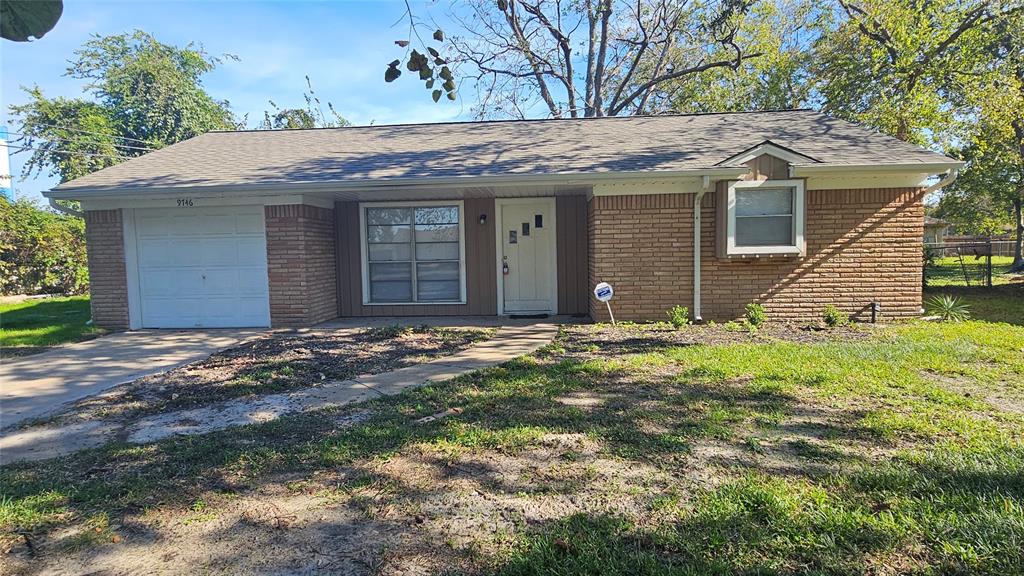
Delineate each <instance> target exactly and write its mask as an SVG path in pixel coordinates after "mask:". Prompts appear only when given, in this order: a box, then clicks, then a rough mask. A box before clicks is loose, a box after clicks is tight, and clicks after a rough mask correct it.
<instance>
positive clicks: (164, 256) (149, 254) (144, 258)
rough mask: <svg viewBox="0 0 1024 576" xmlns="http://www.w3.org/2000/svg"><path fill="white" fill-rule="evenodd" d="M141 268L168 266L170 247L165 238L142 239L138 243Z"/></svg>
mask: <svg viewBox="0 0 1024 576" xmlns="http://www.w3.org/2000/svg"><path fill="white" fill-rule="evenodd" d="M138 253H139V266H166V265H167V264H168V263H169V262H170V261H169V260H168V258H169V254H170V245H169V244H168V242H167V240H166V239H164V238H140V239H139V241H138Z"/></svg>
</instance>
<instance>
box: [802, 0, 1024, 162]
mask: <svg viewBox="0 0 1024 576" xmlns="http://www.w3.org/2000/svg"><path fill="white" fill-rule="evenodd" d="M837 2H838V11H839V13H840V16H841V19H840V20H839V24H838V26H837V27H836V28H835V29H834V30H832V31H830V32H829V33H827V34H825V35H823V36H822V38H821V40H820V41H819V42H818V43H817V45H816V46H815V48H816V50H817V52H818V58H817V66H816V69H815V78H816V79H817V86H818V88H817V89H818V91H819V93H820V96H821V98H822V107H823V109H824V110H825V111H826V112H829V113H832V114H834V115H837V116H839V117H843V118H846V119H849V120H853V121H856V122H860V123H862V124H866V125H868V126H871V127H873V128H876V129H878V130H880V131H882V132H886V133H888V134H892V135H893V136H895V137H897V138H899V139H900V140H905V141H910V142H915V143H917V144H921V145H934V144H937V143H938V142H941V140H942V138H943V137H945V136H946V135H947V134H948V132H949V131H950V130H952V129H953V128H954V122H953V120H954V113H955V110H953V109H952V107H951V106H950V103H949V98H948V96H947V94H946V93H945V91H946V90H947V89H948V87H949V86H950V84H951V82H953V81H954V79H955V78H956V76H958V75H961V74H969V73H971V71H972V68H973V65H974V63H975V57H976V55H977V53H978V52H979V50H980V49H981V47H982V46H983V45H984V43H985V39H986V37H987V34H988V33H989V32H990V31H991V28H992V26H994V25H995V24H996V23H998V22H1000V21H1002V20H1004V19H1005V18H1007V17H1008V15H1011V14H1013V13H1015V12H1018V11H1020V10H1021V4H1020V2H1019V0H837Z"/></svg>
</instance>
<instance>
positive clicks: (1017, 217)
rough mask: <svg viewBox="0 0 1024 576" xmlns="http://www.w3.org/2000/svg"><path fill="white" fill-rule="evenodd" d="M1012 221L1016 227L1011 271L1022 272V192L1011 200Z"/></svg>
mask: <svg viewBox="0 0 1024 576" xmlns="http://www.w3.org/2000/svg"><path fill="white" fill-rule="evenodd" d="M1013 222H1014V227H1015V228H1016V229H1017V231H1016V232H1017V234H1016V238H1015V240H1014V243H1013V264H1011V265H1010V271H1011V272H1024V192H1022V194H1021V195H1020V196H1018V197H1017V198H1015V199H1014V200H1013Z"/></svg>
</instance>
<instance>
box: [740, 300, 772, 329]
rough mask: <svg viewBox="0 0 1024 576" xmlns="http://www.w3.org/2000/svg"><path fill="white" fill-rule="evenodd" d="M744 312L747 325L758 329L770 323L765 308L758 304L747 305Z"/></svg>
mask: <svg viewBox="0 0 1024 576" xmlns="http://www.w3.org/2000/svg"><path fill="white" fill-rule="evenodd" d="M744 310H745V317H746V320H747V323H748V324H750V325H751V326H753V327H754V328H758V327H760V326H761V325H762V324H764V323H765V322H767V321H768V315H767V314H766V313H765V311H764V306H761V305H760V304H758V303H757V302H751V303H750V304H747V305H746V307H744Z"/></svg>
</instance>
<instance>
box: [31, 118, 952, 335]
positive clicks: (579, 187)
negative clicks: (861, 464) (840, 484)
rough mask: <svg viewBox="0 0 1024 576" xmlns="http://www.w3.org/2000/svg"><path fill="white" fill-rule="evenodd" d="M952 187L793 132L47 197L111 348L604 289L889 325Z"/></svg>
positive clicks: (299, 153) (777, 121) (193, 180)
mask: <svg viewBox="0 0 1024 576" xmlns="http://www.w3.org/2000/svg"><path fill="white" fill-rule="evenodd" d="M960 165H961V163H960V162H957V161H955V160H952V159H950V158H947V157H945V156H942V155H940V154H936V153H933V152H929V151H927V150H924V149H921V148H918V147H917V146H914V145H912V144H907V143H905V142H900V141H898V140H896V139H893V138H890V137H888V136H883V135H881V134H878V133H875V132H872V131H869V130H866V129H864V128H861V127H858V126H855V125H852V124H849V123H847V122H844V121H841V120H836V119H833V118H829V117H827V116H824V115H822V114H819V113H817V112H812V111H806V110H796V111H780V112H755V113H733V114H704V115H681V116H656V117H629V118H595V119H573V120H568V119H567V120H532V121H504V122H479V123H477V122H466V123H449V124H422V125H404V126H401V125H400V126H370V127H350V128H332V129H313V130H289V131H238V132H211V133H208V134H204V135H202V136H198V137H196V138H193V139H191V140H188V141H185V142H181V143H178V144H175V145H173V146H170V147H168V148H165V149H163V150H159V151H156V152H152V153H150V154H146V155H145V156H142V157H140V158H136V159H133V160H130V161H128V162H125V163H123V164H119V165H117V166H113V167H111V168H107V169H105V170H101V171H99V172H96V173H94V174H90V175H88V176H85V177H83V178H80V179H78V180H74V181H71V182H67V183H64V184H62V185H60V186H58V187H57V188H56V189H54V190H52V191H50V192H48V193H47V194H46V195H47V196H48V197H50V198H66V199H75V200H79V201H81V203H82V209H83V210H84V211H85V219H86V224H87V239H88V249H89V268H90V273H91V282H92V307H93V319H94V321H95V322H96V323H97V324H99V325H101V326H106V327H109V328H114V329H125V328H140V327H154V328H162V327H194V326H207V327H209V326H267V325H271V326H305V325H310V324H315V323H318V322H321V321H324V320H328V319H331V318H334V317H337V316H356V317H359V316H406V315H408V316H414V315H491V316H493V315H508V314H533V313H559V314H579V315H588V314H589V315H590V316H592V317H593V318H594V319H596V320H603V319H606V318H607V312H606V311H605V309H604V306H603V305H602V304H600V303H598V302H596V301H595V300H594V298H593V297H592V296H591V289H592V287H593V286H594V284H595V283H597V282H599V281H606V282H610V283H611V284H612V285H613V286H614V288H615V299H614V300H613V302H612V305H613V306H614V309H615V311H616V316H617V318H618V319H622V320H662V319H664V317H665V310H666V309H667V308H669V307H670V306H673V305H675V304H680V305H684V306H688V307H689V308H690V311H691V315H693V316H697V317H702V318H703V319H705V320H707V319H714V320H728V319H732V318H737V317H739V316H741V315H742V314H743V308H744V305H745V304H747V303H748V302H754V301H756V302H760V303H762V304H763V305H764V306H765V308H766V309H767V312H768V314H769V315H770V316H771V317H772V318H774V319H780V320H781V319H794V320H795V319H809V318H817V317H819V315H820V313H821V310H822V308H823V307H824V306H825V305H826V304H830V303H831V304H835V305H836V306H838V307H839V308H840V309H842V310H843V311H845V312H848V313H850V314H853V315H854V316H855V317H856V318H865V317H866V316H868V315H869V314H870V307H871V304H872V303H873V302H877V303H879V304H880V305H881V313H882V317H884V318H896V317H908V316H913V315H916V314H918V313H919V311H920V308H921V260H922V224H923V219H924V208H923V205H922V197H923V195H924V193H925V192H926V190H925V181H926V179H928V178H929V177H931V176H934V175H936V174H942V173H946V172H951V171H952V172H951V173H952V174H954V175H955V170H956V169H957V168H959V167H960ZM695 205H696V206H699V209H698V210H695V209H694V206H695ZM695 230H697V231H698V233H695Z"/></svg>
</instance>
